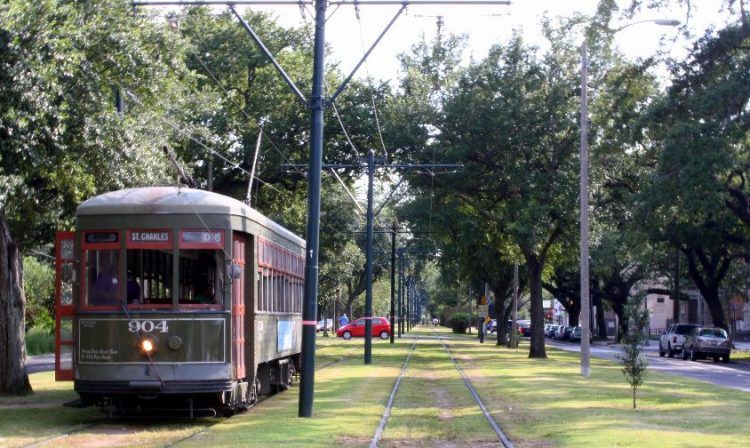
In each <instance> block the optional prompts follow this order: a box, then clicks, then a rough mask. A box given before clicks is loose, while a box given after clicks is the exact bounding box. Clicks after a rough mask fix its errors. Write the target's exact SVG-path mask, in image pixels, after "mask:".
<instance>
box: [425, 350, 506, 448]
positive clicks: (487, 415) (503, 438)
mask: <svg viewBox="0 0 750 448" xmlns="http://www.w3.org/2000/svg"><path fill="white" fill-rule="evenodd" d="M435 337H436V338H437V340H438V341H440V343H441V344H442V345H443V348H444V349H445V351H446V352H448V356H450V358H451V361H453V364H454V365H455V366H456V369H458V373H460V374H461V378H462V379H463V380H464V384H466V387H467V388H468V389H469V392H471V396H472V397H474V401H475V402H476V403H477V405H479V408H480V409H482V412H483V413H484V417H485V418H486V419H487V422H489V424H490V426H492V429H493V430H494V431H495V434H497V438H498V439H500V443H501V444H502V446H503V447H504V448H514V447H513V442H511V441H510V439H509V438H508V436H506V435H505V433H504V432H503V430H502V429H501V428H500V425H498V424H497V422H496V421H495V419H494V418H492V415H491V414H490V411H488V410H487V407H486V406H485V405H484V403H483V402H482V399H481V398H480V397H479V394H478V393H477V391H476V389H474V386H472V385H471V381H470V380H469V377H468V376H466V373H465V372H464V370H463V369H462V368H461V366H460V365H459V364H458V361H456V358H454V357H453V353H451V351H450V349H449V348H448V346H447V345H445V342H443V338H442V337H440V336H437V335H435Z"/></svg>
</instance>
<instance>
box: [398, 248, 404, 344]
mask: <svg viewBox="0 0 750 448" xmlns="http://www.w3.org/2000/svg"><path fill="white" fill-rule="evenodd" d="M402 334H404V251H403V249H400V250H399V254H398V337H399V339H400V338H401V335H402Z"/></svg>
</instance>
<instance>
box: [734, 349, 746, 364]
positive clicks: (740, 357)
mask: <svg viewBox="0 0 750 448" xmlns="http://www.w3.org/2000/svg"><path fill="white" fill-rule="evenodd" d="M731 358H732V361H736V362H744V363H750V351H747V350H746V351H739V350H734V351H733V352H732V356H731Z"/></svg>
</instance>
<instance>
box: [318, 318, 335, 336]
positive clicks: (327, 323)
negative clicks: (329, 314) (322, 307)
mask: <svg viewBox="0 0 750 448" xmlns="http://www.w3.org/2000/svg"><path fill="white" fill-rule="evenodd" d="M323 330H328V331H331V330H333V319H326V321H325V323H324V322H323V321H322V320H319V321H318V323H317V325H315V331H316V332H318V333H320V332H321V331H323Z"/></svg>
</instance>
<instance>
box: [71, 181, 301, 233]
mask: <svg viewBox="0 0 750 448" xmlns="http://www.w3.org/2000/svg"><path fill="white" fill-rule="evenodd" d="M76 214H77V215H79V216H82V215H85V216H93V215H144V214H222V215H236V216H243V217H246V218H248V219H250V220H253V221H255V222H257V223H259V224H261V225H262V226H264V227H267V228H269V229H270V230H272V231H274V232H276V233H278V234H280V235H282V236H284V237H286V238H288V239H289V240H291V241H292V242H294V243H296V244H299V245H300V246H303V247H304V246H305V240H304V239H302V238H300V237H299V236H297V235H295V234H294V233H292V232H291V231H290V230H288V229H286V228H285V227H283V226H282V225H280V224H278V223H276V222H275V221H272V220H271V219H269V218H267V217H266V216H264V215H262V214H261V213H260V212H258V211H257V210H255V209H253V208H251V207H248V206H247V205H245V204H243V203H242V202H240V201H238V200H236V199H233V198H230V197H228V196H224V195H221V194H218V193H213V192H211V191H205V190H196V189H193V188H179V187H170V186H163V187H142V188H126V189H124V190H117V191H110V192H108V193H104V194H100V195H99V196H94V197H92V198H89V199H87V200H85V201H84V202H82V203H81V204H80V205H79V206H78V208H77V209H76Z"/></svg>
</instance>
